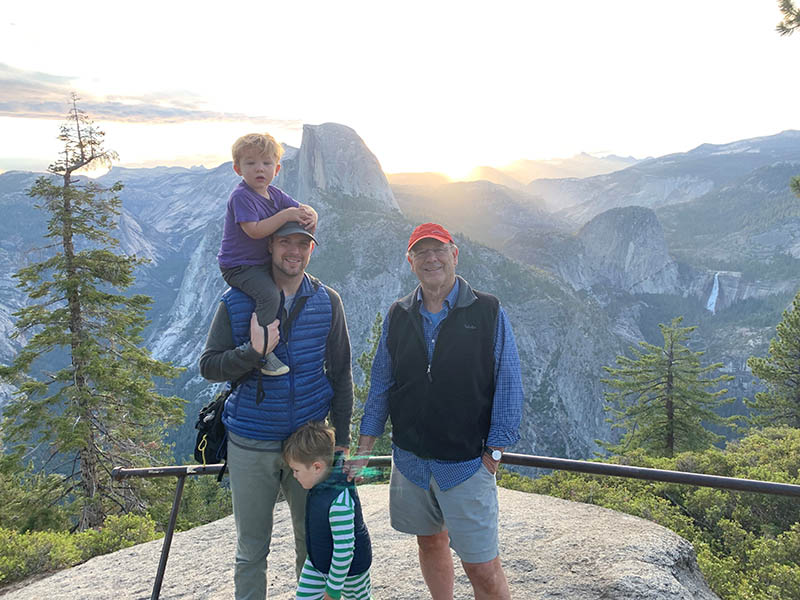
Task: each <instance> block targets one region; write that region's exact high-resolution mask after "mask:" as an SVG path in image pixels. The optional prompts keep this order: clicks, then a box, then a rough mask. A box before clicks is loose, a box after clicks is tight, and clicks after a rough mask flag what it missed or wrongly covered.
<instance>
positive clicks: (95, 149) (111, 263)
mask: <svg viewBox="0 0 800 600" xmlns="http://www.w3.org/2000/svg"><path fill="white" fill-rule="evenodd" d="M103 138H104V132H103V131H101V130H100V129H99V128H98V127H96V126H95V125H94V124H93V123H92V122H91V121H90V120H89V118H88V117H87V115H86V114H85V113H84V112H83V111H82V110H81V109H80V108H79V107H78V98H77V96H75V95H74V94H73V95H72V98H71V107H70V110H69V113H68V115H67V119H66V122H65V123H64V125H62V127H61V130H60V135H59V140H60V141H61V142H62V143H63V148H64V149H63V152H62V153H61V155H60V157H59V159H58V160H57V161H56V162H54V163H53V164H52V165H50V167H49V168H48V171H49V172H50V173H51V174H52V175H54V176H55V177H53V176H52V175H51V176H42V177H39V178H38V179H37V180H36V182H35V184H34V185H33V187H32V188H31V189H30V190H29V191H28V194H29V196H30V197H32V198H34V199H36V200H37V201H38V202H37V204H36V206H37V208H41V209H43V210H45V211H46V213H47V214H48V217H49V220H48V225H47V234H46V235H45V237H46V238H47V239H48V240H50V242H49V245H47V246H46V247H45V248H44V251H45V252H46V253H47V254H49V255H50V256H49V258H47V259H46V260H43V261H41V262H38V263H34V264H30V265H28V266H26V267H23V268H21V269H20V270H19V271H18V272H17V273H16V274H15V277H16V278H17V279H18V284H17V285H18V287H20V288H21V289H22V290H24V291H25V293H26V294H27V295H28V298H29V300H30V303H29V304H28V305H27V306H26V307H24V308H22V309H21V310H19V311H17V312H16V313H15V314H14V316H15V318H16V327H17V332H16V334H15V335H16V336H17V337H22V336H30V337H29V339H28V340H27V344H25V346H24V347H23V348H22V349H21V350H20V352H19V353H18V354H17V356H16V357H15V359H14V361H13V363H12V364H11V365H10V366H7V367H2V368H0V376H1V377H3V379H5V380H7V381H9V382H11V383H13V384H14V385H15V386H16V388H17V390H16V392H15V393H14V397H13V398H12V400H11V401H10V402H9V404H8V405H7V406H6V408H5V410H4V413H5V414H4V421H3V430H4V433H5V440H6V443H7V444H9V445H10V444H11V443H14V444H15V448H16V451H17V453H18V454H22V452H24V451H25V448H26V446H25V445H26V444H30V443H35V444H37V447H39V448H41V450H40V452H39V454H40V455H41V454H42V453H43V454H45V455H46V456H48V457H49V458H48V459H47V461H46V462H45V464H44V467H48V468H49V467H52V469H53V470H55V471H57V472H59V473H61V474H62V476H63V485H64V494H63V496H64V498H66V499H67V500H70V499H74V500H75V501H76V503H77V509H78V510H77V515H78V517H77V523H76V528H78V529H85V528H88V527H94V526H97V525H99V524H100V523H102V521H103V518H104V516H105V515H106V514H107V513H108V512H110V511H112V510H128V509H131V508H144V506H143V504H142V502H143V500H142V493H143V490H144V489H146V488H147V484H141V485H142V486H143V487H140V488H138V489H133V488H131V487H128V488H125V489H121V488H115V487H113V486H112V485H111V480H110V472H111V469H112V468H113V466H116V465H120V466H134V465H136V466H144V465H147V464H153V463H154V461H160V460H164V459H168V449H167V448H166V447H165V446H164V444H163V443H162V439H163V429H164V427H165V426H168V425H170V424H174V423H177V422H178V421H179V420H180V419H181V418H182V417H183V410H182V400H181V399H180V398H176V397H165V396H162V395H160V394H158V393H156V391H155V383H154V378H170V377H174V376H175V375H177V373H178V372H179V370H178V369H176V368H174V367H172V366H170V365H169V364H166V363H162V362H159V361H156V360H154V359H153V358H152V357H151V356H150V353H149V352H148V351H147V349H145V348H143V347H141V345H140V344H141V341H142V340H141V332H142V330H143V328H144V326H145V325H146V323H147V322H146V320H145V312H146V310H147V309H148V308H149V306H150V303H151V299H150V298H149V297H147V296H144V295H139V294H136V295H130V296H125V295H122V294H120V293H117V292H118V291H122V290H125V289H126V288H128V287H129V286H130V285H131V283H132V282H133V281H134V275H133V271H134V268H135V267H136V266H138V265H140V264H142V262H143V260H141V259H138V258H136V257H135V256H124V255H120V254H115V253H114V252H113V250H114V247H115V246H117V244H118V243H117V241H116V240H115V239H114V238H113V237H112V236H111V231H112V229H113V228H114V227H115V226H116V217H117V216H118V215H119V212H120V209H121V202H120V200H119V197H118V196H117V194H118V193H119V191H120V190H121V189H122V185H121V184H120V183H116V184H114V185H112V186H111V187H110V188H108V189H105V188H103V187H101V186H99V185H98V184H96V183H95V182H93V181H91V180H88V181H87V180H83V179H75V178H74V174H76V173H78V172H80V171H82V170H88V169H90V168H96V167H98V166H100V165H106V166H108V165H110V163H111V161H112V160H114V159H115V158H116V153H114V152H113V151H110V150H106V149H105V148H104V146H103ZM64 355H66V358H63V357H64ZM45 356H47V360H46V361H42V360H41V359H43V358H44V357H45ZM54 361H56V362H57V366H56V370H55V372H46V371H45V370H44V369H45V368H46V367H48V366H50V365H51V364H52V362H54ZM44 467H43V468H44ZM150 487H152V484H151V486H150Z"/></svg>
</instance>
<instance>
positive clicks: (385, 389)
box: [361, 279, 523, 490]
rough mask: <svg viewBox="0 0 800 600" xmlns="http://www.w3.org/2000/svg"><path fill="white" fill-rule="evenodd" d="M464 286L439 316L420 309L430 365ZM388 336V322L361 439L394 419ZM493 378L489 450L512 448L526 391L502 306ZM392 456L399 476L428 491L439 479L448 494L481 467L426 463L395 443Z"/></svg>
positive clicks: (456, 289) (449, 297) (477, 461)
mask: <svg viewBox="0 0 800 600" xmlns="http://www.w3.org/2000/svg"><path fill="white" fill-rule="evenodd" d="M459 286H460V283H459V280H458V279H456V283H455V285H454V286H453V289H452V290H451V291H450V293H449V294H448V295H447V298H446V299H445V301H444V303H443V306H442V310H441V311H440V312H438V313H436V314H432V313H430V312H428V311H427V310H426V309H425V305H424V304H422V305H421V306H420V314H421V315H422V331H423V333H424V335H425V340H426V342H427V347H428V348H427V349H428V360H429V361H430V360H431V359H432V358H433V349H434V346H435V345H436V338H437V336H438V335H439V330H440V329H441V325H442V322H443V321H444V320H445V319H446V318H447V315H448V314H449V312H450V310H452V308H453V307H454V306H455V302H456V299H457V298H458V292H459ZM421 301H422V291H421V289H419V288H418V291H417V302H421ZM387 318H388V316H387ZM387 332H388V323H387V321H386V320H384V322H383V331H382V333H381V339H380V341H379V342H378V348H377V351H376V352H375V359H374V361H373V363H372V375H371V382H370V390H369V396H368V397H367V402H366V405H365V406H364V417H363V418H362V420H361V434H362V435H369V436H374V437H378V436H380V435H381V434H382V433H383V431H384V428H385V426H386V419H387V417H388V415H389V389H390V388H391V387H392V386H393V385H394V378H393V376H392V361H391V357H390V355H389V348H388V346H387V345H386V336H387ZM494 374H495V389H494V403H493V405H492V415H491V424H490V426H489V436H488V438H487V440H486V445H487V446H495V447H498V448H507V447H508V446H511V445H512V444H514V443H515V442H516V441H517V440H519V434H518V430H519V423H520V419H521V418H522V400H523V392H522V375H521V373H520V364H519V354H517V344H516V342H515V341H514V333H513V332H512V331H511V324H510V323H509V321H508V317H507V316H506V313H505V311H504V310H503V308H502V307H500V311H499V314H498V316H497V330H496V331H495V337H494ZM392 456H393V460H394V464H395V466H396V467H397V468H398V469H399V471H400V472H401V473H402V474H403V475H404V476H405V477H406V478H407V479H408V480H409V481H411V482H412V483H414V484H416V485H418V486H419V487H421V488H423V489H425V490H427V489H428V487H429V485H430V478H431V477H433V478H434V479H435V480H436V484H437V485H438V486H439V488H440V489H442V490H446V489H449V488H452V487H455V486H457V485H458V484H459V483H461V482H463V481H466V480H467V479H469V478H470V477H472V475H474V474H475V473H476V472H477V471H478V469H479V468H480V466H481V457H478V458H474V459H470V460H467V461H446V460H436V459H422V458H419V457H417V456H416V455H415V454H413V453H411V452H408V451H407V450H403V449H402V448H398V447H397V446H395V445H394V444H392Z"/></svg>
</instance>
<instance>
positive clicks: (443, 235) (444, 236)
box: [408, 223, 453, 250]
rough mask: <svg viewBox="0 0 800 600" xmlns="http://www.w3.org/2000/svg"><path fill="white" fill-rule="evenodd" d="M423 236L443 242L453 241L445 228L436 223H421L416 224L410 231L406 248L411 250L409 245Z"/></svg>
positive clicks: (423, 237) (422, 238)
mask: <svg viewBox="0 0 800 600" xmlns="http://www.w3.org/2000/svg"><path fill="white" fill-rule="evenodd" d="M425 238H433V239H435V240H439V241H440V242H442V243H443V244H450V243H453V236H452V235H450V232H449V231H447V229H445V228H444V227H442V226H441V225H439V224H438V223H423V224H422V225H418V226H417V227H416V228H415V229H414V231H412V232H411V237H410V238H408V250H411V246H413V245H414V244H416V243H417V242H418V241H420V240H424V239H425Z"/></svg>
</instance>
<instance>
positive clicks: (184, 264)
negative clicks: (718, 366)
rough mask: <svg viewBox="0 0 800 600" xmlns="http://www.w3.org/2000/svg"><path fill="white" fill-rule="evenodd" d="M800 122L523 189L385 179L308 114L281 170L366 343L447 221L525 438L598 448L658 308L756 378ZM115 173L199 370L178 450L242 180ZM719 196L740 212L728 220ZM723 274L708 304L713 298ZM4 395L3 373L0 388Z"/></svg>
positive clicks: (161, 311)
mask: <svg viewBox="0 0 800 600" xmlns="http://www.w3.org/2000/svg"><path fill="white" fill-rule="evenodd" d="M798 136H800V132H784V133H783V134H779V135H778V136H769V137H766V138H755V139H754V140H745V141H743V142H741V143H738V142H737V143H735V144H727V145H723V146H710V145H704V146H701V147H699V148H697V149H695V150H693V151H692V152H689V153H684V154H679V155H670V156H668V157H661V158H657V159H651V160H647V161H643V162H641V163H637V164H635V165H633V166H631V167H628V168H626V169H624V170H622V171H617V172H614V173H611V174H606V175H600V176H594V177H589V178H586V179H561V180H547V181H542V180H540V181H537V182H534V183H533V184H531V185H530V186H528V187H527V188H526V189H525V190H514V189H510V188H508V187H504V186H501V185H497V184H493V183H490V182H486V181H480V182H460V183H451V184H444V185H438V186H434V188H429V187H427V186H422V187H421V188H420V189H415V186H397V185H395V186H390V185H389V182H388V181H387V178H386V176H385V175H384V173H383V172H382V170H381V168H380V163H379V162H378V159H377V157H375V156H374V155H373V154H372V153H371V152H370V151H369V149H368V148H367V147H366V146H365V145H364V143H363V141H362V140H361V139H360V138H359V137H358V135H357V134H356V132H354V131H353V130H352V129H350V128H348V127H345V126H343V125H338V124H323V125H317V126H310V125H307V126H305V127H304V129H303V139H302V142H301V144H300V147H299V148H292V147H287V149H286V154H285V155H284V158H283V161H282V164H283V168H282V170H281V173H280V174H279V176H278V178H277V179H276V181H275V184H276V185H278V186H279V187H281V188H283V189H284V190H286V191H287V192H288V193H290V194H292V195H293V196H295V197H296V198H298V199H299V200H301V201H304V202H308V203H310V204H312V205H313V206H314V207H315V208H316V209H317V211H318V212H319V214H320V224H319V230H318V232H317V235H318V237H319V240H320V245H319V246H318V247H317V248H316V249H315V252H314V255H313V257H312V259H311V264H310V267H309V271H310V272H311V273H313V274H315V275H317V276H319V277H320V278H322V279H323V281H325V282H326V283H329V284H330V285H332V286H333V287H334V288H336V289H337V290H339V291H340V293H341V294H342V298H343V300H344V304H345V309H346V312H347V320H348V326H349V329H350V334H351V339H352V342H353V349H354V352H353V356H354V358H356V357H357V356H358V355H359V354H360V353H361V352H362V351H363V350H364V349H365V340H366V337H367V335H368V332H369V329H370V326H371V324H372V322H373V321H374V319H375V316H376V314H377V313H378V312H381V313H382V314H385V311H386V310H387V308H388V307H389V305H390V304H391V302H392V301H393V300H395V299H396V298H398V297H399V296H401V295H403V294H404V293H406V292H407V291H408V290H410V289H412V288H413V287H414V286H415V285H416V279H415V278H414V276H413V274H411V273H410V271H409V269H408V264H407V262H406V259H405V244H406V242H407V240H408V235H409V233H410V231H411V229H412V228H413V226H414V225H415V224H416V223H418V222H420V221H422V220H437V221H439V222H443V224H445V225H446V226H447V227H448V228H449V229H450V230H451V231H452V232H453V233H454V235H455V237H456V240H457V243H458V245H459V248H460V254H459V267H458V270H459V273H461V274H462V275H464V276H465V277H466V278H467V279H468V280H469V281H470V282H471V283H472V284H473V285H474V286H475V287H476V288H477V289H481V290H485V291H489V292H492V293H494V294H496V295H497V296H498V297H499V298H500V300H501V302H502V303H503V306H504V307H505V308H506V310H507V311H508V314H509V316H510V319H511V322H512V326H513V328H514V333H515V336H516V339H517V344H518V347H519V350H520V356H521V360H522V364H523V382H524V385H525V390H526V400H525V402H526V404H525V410H524V416H523V423H522V426H521V432H520V433H521V436H522V440H521V441H520V443H519V444H518V445H517V446H516V447H515V450H517V451H520V452H530V453H534V454H549V455H554V456H568V457H574V458H585V457H588V456H591V455H592V453H593V452H594V451H595V450H597V446H596V444H595V440H597V439H610V437H611V436H612V435H614V434H613V433H612V432H611V430H610V429H609V424H608V423H606V421H605V413H604V411H603V406H602V405H603V392H604V387H603V385H602V384H601V383H600V379H601V378H602V377H603V375H604V372H603V370H602V367H603V366H604V365H610V364H613V362H614V359H615V357H616V356H617V355H618V354H620V353H622V352H624V351H625V349H626V348H627V347H628V346H630V345H633V344H636V343H637V342H638V341H639V340H641V339H648V341H651V342H654V343H658V340H657V339H654V336H657V335H658V329H657V323H658V322H659V321H660V322H668V321H669V319H671V318H672V317H673V316H676V315H677V314H684V315H685V316H686V321H685V322H686V323H687V324H698V325H699V326H700V327H699V329H698V331H697V341H696V344H697V345H698V347H702V348H704V349H706V350H707V356H708V358H709V360H712V361H717V360H720V361H723V362H724V363H725V368H726V369H727V370H728V372H730V373H732V374H734V375H735V376H736V382H735V385H734V386H733V387H732V389H733V390H734V393H736V394H737V395H739V396H741V395H744V394H749V393H752V376H750V375H749V372H748V371H747V369H746V366H745V364H744V363H745V361H746V358H747V356H749V355H750V354H757V353H759V352H761V353H763V352H765V351H766V345H767V343H768V341H769V337H770V336H771V331H773V332H774V326H775V324H776V323H777V322H778V321H779V320H780V311H781V310H782V309H783V307H785V306H786V303H787V302H788V299H789V298H791V296H793V295H794V291H796V290H797V287H798V286H799V285H800V281H798V279H799V278H800V276H798V274H800V259H799V258H798V248H800V245H798V244H800V233H799V232H798V229H797V227H796V224H797V223H800V221H797V220H796V217H795V213H793V212H791V211H792V210H794V209H793V208H792V206H796V205H797V204H800V203H798V202H797V200H796V199H794V205H793V204H792V202H791V201H792V198H793V197H792V196H791V194H790V192H788V187H787V186H788V180H787V179H785V178H786V177H787V176H788V174H790V173H795V174H796V173H800V166H796V165H800V162H798V161H800V144H797V141H798V139H799V138H798ZM756 150H757V151H756ZM36 177H37V175H36V174H34V173H23V172H12V173H4V174H2V175H0V209H2V210H3V214H4V216H5V217H6V218H5V219H4V220H3V221H2V222H0V360H2V361H3V362H7V361H9V360H10V359H11V357H12V356H13V354H14V353H15V352H16V350H17V349H18V348H19V344H20V343H22V342H24V339H23V340H18V341H15V340H10V339H9V336H10V334H11V333H12V332H13V323H12V319H11V317H10V315H11V313H13V311H14V310H16V308H19V307H20V306H22V305H23V303H24V302H25V298H24V297H23V296H22V294H21V293H20V292H19V290H18V289H17V288H16V287H15V281H14V279H13V278H12V276H11V275H12V274H13V273H14V272H15V271H16V270H17V269H19V267H20V266H22V265H24V264H27V262H28V261H29V260H38V257H40V256H42V255H43V254H42V253H41V252H39V251H36V250H34V249H35V248H37V247H40V246H42V245H43V241H42V235H43V233H44V215H42V214H41V213H40V212H38V211H37V210H35V209H34V208H33V207H32V201H31V199H30V198H28V197H27V195H26V190H27V189H28V188H29V187H30V186H31V185H32V183H33V182H34V180H35V178H36ZM116 180H121V181H122V182H123V183H124V184H125V188H124V190H123V192H122V196H121V197H122V201H123V213H122V215H121V217H120V229H119V234H118V235H119V239H120V241H121V248H122V250H123V251H125V252H129V253H136V254H137V255H140V256H146V257H148V258H150V260H151V261H152V262H151V263H150V264H149V265H147V266H145V267H143V268H141V269H140V271H139V273H138V275H137V280H136V283H135V286H134V290H133V291H134V292H137V293H146V294H149V295H150V296H152V297H153V299H154V304H153V309H152V310H151V312H150V314H149V318H150V319H151V325H150V326H149V328H148V329H147V331H146V343H147V345H148V347H150V348H151V350H152V351H153V354H154V355H155V356H156V357H158V358H161V359H166V360H171V361H173V362H175V363H176V364H179V365H182V366H185V367H187V371H186V373H185V375H184V376H183V377H182V378H181V379H180V381H177V382H176V383H175V384H172V385H169V386H166V387H165V391H168V392H170V393H175V394H177V395H180V396H182V397H184V398H186V399H188V400H189V401H190V404H189V406H188V407H187V415H189V417H188V419H189V420H188V421H187V423H186V424H184V426H183V427H182V428H181V430H180V431H178V432H176V433H175V435H174V436H173V439H174V441H176V444H177V452H178V456H179V457H181V456H185V455H186V454H187V453H188V445H189V443H190V441H191V439H192V438H193V432H192V423H191V420H192V417H193V415H194V413H195V412H196V408H197V406H198V405H199V404H200V403H202V402H203V401H204V400H205V399H206V398H208V397H209V396H210V395H211V394H212V393H213V387H212V386H209V385H208V384H207V383H206V382H205V381H203V380H202V378H201V377H200V376H199V374H198V372H197V367H196V364H197V358H198V357H199V354H200V352H201V350H202V347H203V344H204V341H205V336H206V333H207V330H208V324H209V322H210V319H211V316H212V315H213V312H214V311H215V310H216V305H217V302H218V299H219V297H220V295H221V293H222V291H223V290H224V288H225V284H224V282H223V281H222V278H221V277H220V275H219V270H218V268H217V264H216V253H217V251H218V248H219V241H220V237H221V230H222V220H223V215H224V209H225V202H226V199H227V197H228V195H229V193H230V190H231V189H232V188H233V186H234V185H235V184H236V182H237V181H238V177H237V176H236V175H235V173H234V172H233V170H232V169H231V165H230V163H226V164H223V165H220V166H219V167H217V168H215V169H182V168H166V169H165V168H154V169H120V168H115V169H113V170H112V171H111V172H110V173H109V174H108V175H106V176H104V178H102V179H101V182H106V183H110V182H113V181H116ZM580 190H583V191H584V192H585V195H580V194H581V193H583V192H580ZM579 192H580V193H579ZM728 200H730V202H729V201H728ZM726 207H727V209H728V210H730V213H731V214H730V215H727V216H726V218H724V219H720V218H718V216H719V215H720V214H725V213H724V212H721V211H723V210H724V209H725V208H726ZM754 207H755V208H757V210H755V211H751V210H750V209H752V208H754ZM704 219H706V220H708V219H712V220H713V221H714V222H713V224H711V225H713V227H712V226H711V225H709V229H708V231H709V232H711V234H709V235H705V234H704V232H703V231H702V230H699V231H698V232H696V233H693V234H688V233H687V234H684V232H686V231H688V230H689V228H690V226H691V227H698V228H702V225H701V223H702V222H703V220H704ZM717 240H719V242H717ZM732 243H735V244H736V246H735V247H732V248H728V250H727V251H726V250H725V248H726V246H725V244H732ZM751 247H752V248H755V249H756V250H757V251H754V252H750V251H749V250H748V248H751ZM710 249H714V254H709V250H710ZM726 261H727V262H726ZM747 261H750V262H747ZM748 265H751V266H748ZM745 267H747V268H745ZM715 278H716V280H717V281H718V287H719V290H718V298H717V300H716V308H717V310H716V312H715V313H714V314H712V313H711V312H709V311H708V310H706V305H707V302H708V299H709V296H710V293H711V289H712V285H713V282H714V280H715ZM355 373H356V377H357V378H360V377H361V374H360V373H359V372H358V369H356V371H355ZM8 393H9V391H8V390H7V389H6V390H0V404H2V402H3V401H4V399H5V398H7V397H8Z"/></svg>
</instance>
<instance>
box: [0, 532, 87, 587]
mask: <svg viewBox="0 0 800 600" xmlns="http://www.w3.org/2000/svg"><path fill="white" fill-rule="evenodd" d="M80 560H81V553H80V550H79V549H78V548H77V546H76V545H75V540H74V539H72V538H71V536H70V535H69V534H68V533H57V532H54V531H32V532H28V533H22V534H20V533H17V532H16V531H10V530H8V529H0V583H8V582H11V581H16V580H19V579H22V578H24V577H27V576H29V575H33V574H35V573H46V572H48V571H54V570H56V569H63V568H64V567H69V566H72V565H74V564H77V563H78V562H80Z"/></svg>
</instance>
